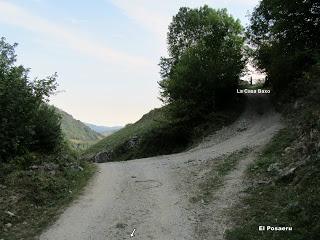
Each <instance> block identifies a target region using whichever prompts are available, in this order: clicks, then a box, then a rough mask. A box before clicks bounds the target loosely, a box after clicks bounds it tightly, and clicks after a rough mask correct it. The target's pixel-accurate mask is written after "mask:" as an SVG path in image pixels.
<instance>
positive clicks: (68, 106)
mask: <svg viewBox="0 0 320 240" xmlns="http://www.w3.org/2000/svg"><path fill="white" fill-rule="evenodd" d="M257 3H258V0H211V1H202V0H188V1H182V0H181V1H174V0H161V1H160V0H92V1H86V0H68V1H66V0H25V1H21V0H0V28H1V34H0V37H1V36H4V37H6V39H7V41H8V42H9V43H14V42H17V43H18V44H19V45H18V47H17V54H18V63H19V64H23V65H24V66H25V67H29V68H31V74H30V76H31V77H32V78H34V77H39V78H43V77H45V76H48V75H50V74H52V73H54V72H57V73H58V76H59V77H58V83H59V92H58V93H57V94H56V95H55V96H53V97H52V99H51V103H52V104H54V105H56V106H57V107H59V108H61V109H63V110H65V111H67V112H68V113H70V114H72V115H73V116H74V117H75V118H77V119H80V120H81V121H84V122H90V123H95V124H101V125H109V126H111V125H124V124H127V123H131V122H134V121H136V120H138V119H139V118H140V117H141V116H142V115H143V114H144V113H146V112H148V111H149V110H151V109H153V108H155V107H159V106H161V102H160V100H159V99H158V97H159V89H158V84H157V82H158V81H159V80H160V78H159V67H158V63H159V58H160V56H165V55H166V33H167V28H168V25H169V23H170V21H171V18H172V16H173V15H175V14H176V13H177V11H178V9H179V7H182V6H187V7H200V6H203V5H204V4H207V5H209V6H210V7H212V8H227V9H228V11H229V12H230V13H231V14H232V15H233V16H234V17H236V18H239V19H240V21H241V22H242V24H243V25H246V24H247V23H248V17H247V15H248V13H250V12H251V11H252V9H253V8H254V6H255V5H257Z"/></svg>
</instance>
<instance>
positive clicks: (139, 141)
mask: <svg viewBox="0 0 320 240" xmlns="http://www.w3.org/2000/svg"><path fill="white" fill-rule="evenodd" d="M244 101H245V99H242V98H240V99H239V101H238V102H236V103H234V104H232V105H229V106H228V107H226V109H224V110H220V111H218V112H212V113H211V114H208V115H207V116H206V117H205V119H204V120H202V121H201V122H197V124H193V125H191V124H190V125H189V126H186V125H182V124H180V123H179V122H178V123H177V122H172V121H170V120H168V118H167V116H168V112H167V111H168V107H167V106H166V107H162V108H158V109H154V110H152V111H150V112H149V113H147V114H145V115H144V116H143V117H142V118H141V119H140V120H139V121H137V122H135V123H133V124H128V125H126V126H125V127H124V128H122V129H120V130H119V131H117V132H115V133H113V134H112V135H110V136H107V137H106V138H104V139H102V140H100V141H99V142H98V143H96V144H94V145H93V146H91V147H89V148H88V149H87V150H86V151H85V152H84V155H83V156H84V158H86V159H90V160H95V159H94V157H95V156H96V155H97V154H98V153H100V152H106V153H107V155H108V158H107V159H100V160H97V161H123V160H129V159H134V158H143V157H150V156H156V155H161V154H169V153H175V152H179V151H182V150H184V149H186V148H188V147H190V146H192V145H194V144H195V143H198V142H199V141H201V140H202V139H203V138H204V137H205V136H206V135H208V134H210V133H212V132H214V131H216V130H218V129H220V128H221V127H223V126H225V125H228V124H231V123H232V122H233V121H235V120H236V119H237V118H238V116H239V115H240V113H241V112H242V110H243V107H244Z"/></svg>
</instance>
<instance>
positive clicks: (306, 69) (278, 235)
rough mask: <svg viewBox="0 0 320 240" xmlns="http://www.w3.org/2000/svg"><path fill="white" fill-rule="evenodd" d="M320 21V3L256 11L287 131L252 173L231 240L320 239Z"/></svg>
mask: <svg viewBox="0 0 320 240" xmlns="http://www.w3.org/2000/svg"><path fill="white" fill-rule="evenodd" d="M319 17H320V4H319V1H315V0H307V1H291V0H281V1H279V0H262V1H261V2H260V4H259V5H258V6H257V8H256V9H255V11H254V12H253V15H252V18H251V26H250V28H249V29H248V35H249V37H250V40H251V43H252V44H253V45H254V46H255V47H256V49H255V50H254V57H255V60H256V62H257V64H258V66H260V68H261V69H264V70H265V72H266V73H267V76H268V78H269V84H270V86H271V87H272V90H273V91H274V92H275V96H274V98H273V100H274V103H275V105H276V106H277V108H278V109H279V110H280V111H281V112H282V114H283V116H284V117H285V121H286V123H287V124H286V125H287V126H286V129H284V130H282V131H281V132H279V133H278V134H277V135H276V136H275V137H274V138H273V140H272V141H271V142H270V143H269V144H268V145H267V146H266V148H265V149H264V151H263V152H262V154H261V155H260V156H259V157H258V159H256V161H255V162H254V163H253V164H252V166H251V167H250V168H249V169H248V171H247V179H246V181H247V183H248V188H247V190H246V195H245V196H244V197H243V198H242V201H241V202H240V203H239V204H238V205H237V206H236V207H235V208H234V209H232V215H233V223H234V225H233V227H232V228H231V229H229V231H228V232H227V235H226V237H227V239H228V240H264V239H265V240H267V239H274V240H304V239H305V240H317V239H320V234H319V229H320V194H319V184H320V144H319V143H320V58H319V53H320V51H319V50H320V48H319V47H320V46H319V43H320V42H319V34H320V32H319V31H320V28H319ZM259 226H278V227H283V226H284V227H292V231H290V232H283V231H259V229H258V227H259Z"/></svg>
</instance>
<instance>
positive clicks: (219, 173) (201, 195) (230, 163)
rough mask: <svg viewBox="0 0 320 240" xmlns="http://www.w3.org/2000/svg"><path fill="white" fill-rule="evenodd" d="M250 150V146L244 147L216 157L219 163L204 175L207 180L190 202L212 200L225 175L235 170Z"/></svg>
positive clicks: (207, 201)
mask: <svg viewBox="0 0 320 240" xmlns="http://www.w3.org/2000/svg"><path fill="white" fill-rule="evenodd" d="M250 151H251V149H250V148H244V149H241V150H239V151H235V152H233V153H231V154H229V155H227V154H225V155H223V156H221V157H218V158H217V159H215V160H214V161H215V162H217V163H218V164H217V165H215V166H214V167H213V168H212V169H211V170H210V171H209V172H208V173H206V175H205V177H204V179H205V181H204V182H202V183H201V184H200V185H199V186H198V192H197V194H196V196H193V197H191V198H190V202H191V203H196V202H199V201H203V203H205V204H207V203H209V202H210V201H212V200H213V196H214V193H215V191H216V190H217V189H218V188H220V187H222V186H223V183H224V180H225V179H224V178H225V176H227V175H228V174H229V173H230V172H231V171H232V170H234V169H235V168H236V167H237V166H238V163H239V162H240V161H241V160H242V159H244V158H245V157H246V156H247V155H248V154H249V153H250Z"/></svg>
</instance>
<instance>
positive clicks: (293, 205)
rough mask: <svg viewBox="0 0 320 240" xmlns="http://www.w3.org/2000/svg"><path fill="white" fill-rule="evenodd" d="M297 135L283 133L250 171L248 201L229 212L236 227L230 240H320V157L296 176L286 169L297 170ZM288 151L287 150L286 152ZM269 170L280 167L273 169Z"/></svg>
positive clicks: (315, 157) (314, 159)
mask: <svg viewBox="0 0 320 240" xmlns="http://www.w3.org/2000/svg"><path fill="white" fill-rule="evenodd" d="M296 139H297V136H296V133H294V131H291V130H290V129H284V130H282V131H280V132H279V133H278V134H277V135H276V136H275V137H274V138H273V140H272V141H271V142H270V143H269V144H268V145H267V146H266V148H265V149H264V151H263V152H262V154H261V155H260V156H259V157H258V158H257V159H256V161H255V162H254V164H253V165H252V166H250V168H249V169H248V171H247V179H248V182H249V184H250V187H248V189H247V190H246V193H247V195H246V197H244V199H243V200H242V202H241V203H240V204H239V205H238V206H236V207H235V208H234V209H232V210H231V211H230V213H231V215H232V218H233V221H234V224H235V225H234V227H233V228H232V229H230V230H228V231H227V233H226V239H228V240H269V239H274V240H278V239H279V240H302V239H306V240H307V239H308V240H312V239H314V240H316V239H320V231H319V230H320V214H319V213H320V203H319V200H320V193H319V191H318V186H319V185H320V177H319V176H320V158H319V157H320V156H319V154H318V155H317V154H316V155H312V156H311V157H310V159H309V160H308V162H306V163H305V165H302V166H300V167H297V168H296V171H295V172H294V173H293V174H289V175H285V174H281V172H282V173H284V171H285V169H286V167H290V168H291V167H293V166H298V165H297V164H296V163H297V161H299V160H301V159H297V158H296V154H297V153H296V152H295V150H294V148H293V149H292V150H291V152H290V151H288V149H289V148H288V147H289V146H291V147H293V146H294V143H295V140H296ZM285 149H287V150H285ZM270 166H277V167H273V168H271V167H270ZM260 225H263V226H290V227H293V231H292V232H270V231H268V232H260V231H258V226H260Z"/></svg>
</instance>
